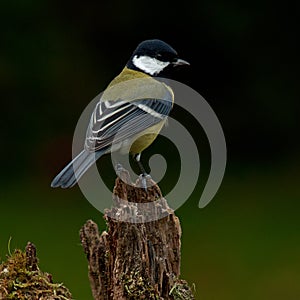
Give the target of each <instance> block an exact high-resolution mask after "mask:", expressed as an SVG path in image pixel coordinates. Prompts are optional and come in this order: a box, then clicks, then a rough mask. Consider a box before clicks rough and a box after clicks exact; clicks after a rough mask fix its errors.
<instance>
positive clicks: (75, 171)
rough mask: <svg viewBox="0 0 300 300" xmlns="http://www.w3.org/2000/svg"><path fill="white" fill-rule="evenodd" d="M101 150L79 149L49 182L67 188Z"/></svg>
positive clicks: (72, 184) (86, 168)
mask: <svg viewBox="0 0 300 300" xmlns="http://www.w3.org/2000/svg"><path fill="white" fill-rule="evenodd" d="M104 152H105V151H104V150H103V151H101V150H100V151H97V152H88V151H86V150H83V151H81V152H80V153H79V154H78V155H77V156H76V157H75V158H74V159H73V160H72V161H71V162H70V163H69V164H68V165H67V166H66V167H65V168H64V169H63V170H62V171H61V172H60V173H59V174H58V175H56V177H55V178H54V179H53V181H52V182H51V187H62V188H69V187H72V186H74V185H75V184H76V182H77V181H78V180H79V179H80V178H81V176H82V175H83V174H84V173H85V172H86V171H87V170H88V169H89V167H90V166H91V165H92V164H93V163H94V162H95V161H96V160H97V159H98V158H100V157H101V156H102V155H103V154H104Z"/></svg>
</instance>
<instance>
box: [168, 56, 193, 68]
mask: <svg viewBox="0 0 300 300" xmlns="http://www.w3.org/2000/svg"><path fill="white" fill-rule="evenodd" d="M172 65H173V66H175V67H176V66H184V65H186V66H189V65H190V63H189V62H187V61H186V60H183V59H180V58H177V60H176V61H174V62H172Z"/></svg>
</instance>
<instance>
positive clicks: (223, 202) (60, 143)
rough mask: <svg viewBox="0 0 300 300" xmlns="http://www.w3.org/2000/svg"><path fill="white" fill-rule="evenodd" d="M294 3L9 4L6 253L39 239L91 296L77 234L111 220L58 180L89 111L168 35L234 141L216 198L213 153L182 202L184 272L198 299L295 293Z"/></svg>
mask: <svg viewBox="0 0 300 300" xmlns="http://www.w3.org/2000/svg"><path fill="white" fill-rule="evenodd" d="M297 11H299V8H297V7H295V6H293V5H291V4H289V3H288V2H284V3H279V2H275V3H274V2H267V1H251V2H243V3H241V2H238V1H236V2H228V1H224V0H223V1H221V0H220V1H207V0H206V1H202V2H199V1H194V2H193V1H184V2H183V3H176V2H169V3H168V2H162V1H160V2H153V1H152V2H149V1H145V2H141V1H132V2H129V1H123V2H112V1H111V2H109V3H107V2H105V3H104V2H100V1H95V2H92V1H86V2H80V3H76V2H69V1H64V2H61V1H48V0H47V1H37V0H31V1H2V2H1V5H0V33H1V36H0V38H1V39H0V45H1V46H0V85H1V107H2V111H1V112H2V113H1V121H0V122H1V141H2V142H1V143H2V144H1V150H0V154H1V174H0V179H1V182H0V187H1V214H0V259H4V258H5V255H6V254H7V252H8V251H7V244H8V240H9V237H10V236H11V237H12V243H11V247H12V248H16V247H20V248H23V247H24V246H25V244H26V242H27V241H28V240H30V241H32V242H33V243H35V244H36V246H37V248H38V255H39V258H40V265H41V268H42V269H43V270H44V271H47V272H50V273H53V277H54V280H55V281H63V282H64V283H65V284H66V285H67V286H68V287H69V288H70V290H71V292H72V293H73V297H74V298H76V299H92V297H91V294H90V290H89V283H88V279H87V265H86V261H85V257H84V255H83V253H82V249H81V246H80V243H79V238H78V230H79V228H80V226H81V225H82V224H83V223H84V222H85V220H87V219H89V218H92V219H94V220H97V222H98V224H99V226H100V229H101V230H103V229H105V224H104V223H103V221H102V215H101V214H100V213H99V212H98V211H96V210H95V209H94V208H93V207H92V206H91V205H90V204H89V203H88V202H87V201H86V200H85V199H84V197H83V195H82V194H81V192H80V190H79V189H78V188H77V187H76V188H74V189H72V190H64V191H62V190H53V189H51V188H50V186H49V185H50V182H51V180H52V178H53V176H54V175H55V174H56V173H57V172H58V171H59V170H60V168H61V167H62V166H63V165H64V164H65V163H66V162H67V161H68V160H69V159H70V158H71V143H72V136H73V130H74V128H75V126H76V123H77V119H78V117H79V116H80V114H81V112H82V110H83V109H84V108H85V106H86V105H87V104H88V103H89V101H90V100H91V99H93V98H94V96H96V95H97V94H98V93H99V92H101V91H102V90H103V89H104V88H105V86H106V85H107V84H108V83H109V81H110V80H111V79H112V78H113V77H114V76H115V75H117V74H118V73H119V72H120V71H121V69H122V68H123V66H124V65H125V63H126V62H127V60H128V58H129V56H130V55H131V52H132V51H133V50H134V49H135V47H136V45H137V44H138V43H139V42H141V41H142V40H144V39H149V38H160V39H162V40H164V41H166V42H168V43H169V44H171V45H172V46H173V47H174V48H175V49H176V50H177V51H178V52H179V54H180V56H181V57H182V58H183V59H186V60H188V61H189V62H190V63H191V67H190V68H186V69H184V70H182V72H180V73H179V72H178V73H177V75H176V76H177V77H176V79H177V80H180V81H181V82H183V83H185V84H187V85H189V86H190V87H192V88H193V89H195V90H196V91H197V92H199V93H200V94H201V95H202V96H203V97H204V98H205V99H206V100H207V101H208V102H209V103H210V105H211V106H212V108H213V109H214V111H215V112H216V114H217V116H218V118H219V120H220V122H221V124H222V126H223V130H224V132H225V136H226V140H227V146H228V165H227V171H226V175H225V178H224V181H223V184H222V186H221V188H220V190H219V192H218V194H217V196H216V197H215V199H214V200H213V202H212V203H211V204H209V205H208V206H207V207H206V208H205V209H203V210H200V209H197V203H198V199H199V195H200V194H201V190H202V188H203V184H204V182H205V176H207V166H208V165H209V157H208V156H207V153H206V155H204V158H202V157H201V159H203V160H204V165H205V161H206V165H207V166H206V168H204V173H203V174H204V175H203V176H204V179H203V180H202V181H203V182H202V181H201V180H200V181H201V182H199V186H198V187H197V188H196V189H195V191H194V193H193V195H192V196H191V197H190V199H189V201H188V202H187V203H185V205H184V206H183V207H181V208H180V209H179V210H178V211H177V215H178V216H179V217H180V219H181V223H182V228H183V238H182V277H183V278H185V279H187V280H188V281H189V282H190V284H194V285H195V288H196V298H197V299H205V300H210V299H222V300H225V299H230V300H235V299H236V300H240V299H257V300H259V299H273V300H275V299H299V298H300V286H299V280H300V260H299V251H300V238H299V230H300V220H299V208H300V205H299V200H300V193H299V175H300V174H299V173H300V172H299V162H300V156H299V133H298V130H299V125H298V122H299V121H298V120H299V92H298V87H299V58H298V56H299V49H297V48H296V41H297V39H299V33H298V32H297V25H298V24H297V23H298V22H299V16H297V15H296V12H297ZM181 121H182V122H183V123H185V124H187V126H188V124H189V121H190V119H189V118H188V117H182V120H181ZM192 132H193V135H194V137H195V140H196V141H197V143H198V145H200V148H201V145H202V143H203V147H204V149H205V147H206V148H207V145H206V146H205V145H204V144H205V142H204V140H205V136H204V135H203V133H202V134H201V133H197V132H196V130H194V131H192ZM202 138H203V139H202ZM159 142H160V140H158V141H157V142H155V144H154V145H153V147H152V148H151V149H149V150H147V153H148V155H151V154H152V153H155V152H156V151H158V150H159V148H160V144H159ZM204 152H205V151H204ZM206 152H207V151H206ZM204 154H205V153H204ZM205 158H207V159H205ZM168 159H169V162H172V156H169V158H168ZM103 163H104V164H105V161H104V162H103ZM205 170H206V171H205ZM101 172H102V173H103V172H104V173H105V168H103V170H102V171H101ZM107 174H109V173H107ZM167 176H168V178H170V180H169V181H172V174H168V175H167ZM113 180H114V178H110V179H108V181H110V182H111V183H112V182H113ZM169 181H168V180H165V181H164V182H163V187H162V188H163V190H164V189H165V190H168V189H170V187H169V186H168V182H169ZM170 202H171V199H170Z"/></svg>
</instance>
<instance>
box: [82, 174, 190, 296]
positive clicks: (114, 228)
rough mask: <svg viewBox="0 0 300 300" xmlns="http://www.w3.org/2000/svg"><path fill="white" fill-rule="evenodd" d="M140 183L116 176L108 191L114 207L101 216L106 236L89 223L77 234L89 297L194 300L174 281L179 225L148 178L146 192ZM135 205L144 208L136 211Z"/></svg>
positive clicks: (177, 271)
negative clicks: (111, 189)
mask: <svg viewBox="0 0 300 300" xmlns="http://www.w3.org/2000/svg"><path fill="white" fill-rule="evenodd" d="M142 180H144V178H143V179H142V178H139V179H138V180H137V182H136V183H132V182H131V179H130V176H129V174H128V172H127V171H126V170H124V169H123V170H122V171H120V173H119V176H118V178H117V179H116V183H115V187H114V191H113V207H112V208H111V209H107V210H106V212H105V214H104V219H105V220H106V223H107V228H108V229H107V231H103V232H102V233H101V234H100V233H99V231H98V226H97V225H96V223H95V222H93V221H91V220H88V221H87V222H86V223H85V224H84V226H83V227H82V228H81V230H80V238H81V242H82V245H83V248H84V252H85V253H86V256H87V259H88V266H89V279H90V284H91V288H92V293H93V297H94V299H95V300H127V299H132V300H134V299H147V300H167V299H172V300H183V299H185V300H190V299H194V296H193V293H192V291H191V289H190V287H189V286H188V284H187V282H186V281H184V280H182V279H179V278H180V247H181V242H180V238H181V227H180V222H179V219H178V218H177V217H176V216H175V214H174V211H173V210H172V209H171V208H170V207H169V206H168V204H167V201H166V200H165V199H164V198H163V196H162V194H161V191H160V189H159V187H158V186H157V185H156V184H155V182H153V181H152V180H151V179H150V178H147V189H145V188H143V186H144V183H143V182H142ZM99 201H101V199H99ZM137 203H142V204H144V203H145V204H146V205H143V206H142V209H141V207H140V206H139V205H137ZM148 203H149V204H151V205H147V204H148ZM149 216H151V217H152V219H151V220H150V219H149ZM153 216H154V218H153Z"/></svg>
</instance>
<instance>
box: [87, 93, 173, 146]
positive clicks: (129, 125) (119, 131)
mask: <svg viewBox="0 0 300 300" xmlns="http://www.w3.org/2000/svg"><path fill="white" fill-rule="evenodd" d="M161 98H163V99H155V98H144V99H141V98H139V99H138V100H134V101H132V100H131V101H130V102H127V101H125V100H117V101H115V100H114V101H109V100H106V101H100V102H98V104H97V105H96V108H95V110H94V112H93V114H92V117H91V120H90V124H89V127H88V130H87V135H86V143H85V148H86V149H87V150H89V151H97V150H100V149H102V148H103V147H107V146H110V145H112V144H113V143H114V144H115V143H118V142H121V141H124V140H126V139H128V138H131V137H133V136H136V135H137V134H139V133H141V132H143V131H144V130H146V129H147V128H149V127H151V126H153V125H155V124H157V123H159V122H161V121H163V120H165V119H166V118H167V116H168V115H169V113H170V111H171V109H172V105H173V93H172V92H171V91H170V90H169V89H168V88H166V89H165V93H164V95H163V97H161Z"/></svg>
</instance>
